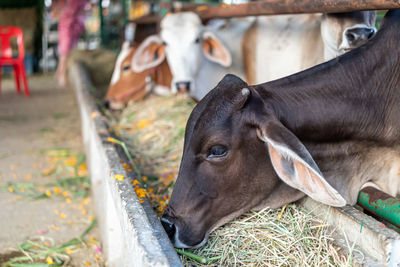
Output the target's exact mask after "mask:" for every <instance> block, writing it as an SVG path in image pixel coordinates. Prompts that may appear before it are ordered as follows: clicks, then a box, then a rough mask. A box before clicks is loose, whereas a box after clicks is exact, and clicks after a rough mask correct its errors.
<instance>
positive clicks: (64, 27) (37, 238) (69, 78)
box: [0, 0, 400, 267]
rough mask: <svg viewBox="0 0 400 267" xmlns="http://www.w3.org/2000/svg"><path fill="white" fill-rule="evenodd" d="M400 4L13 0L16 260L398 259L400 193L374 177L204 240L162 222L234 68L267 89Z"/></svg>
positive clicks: (1, 147)
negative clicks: (192, 131)
mask: <svg viewBox="0 0 400 267" xmlns="http://www.w3.org/2000/svg"><path fill="white" fill-rule="evenodd" d="M399 8H400V4H398V3H397V2H387V1H383V0H370V1H362V0H357V1H341V2H340V3H337V1H333V0H329V1H314V0H304V1H296V0H287V1H278V0H258V1H252V0H179V1H172V0H19V1H13V0H1V1H0V137H1V138H0V213H1V214H2V216H1V218H2V219H1V220H0V229H3V231H1V232H0V266H2V267H3V266H4V267H5V266H21V267H22V266H32V267H33V266H320V265H323V266H347V265H349V266H397V265H398V264H400V195H397V196H396V194H395V195H393V194H390V192H386V193H385V192H383V190H382V189H377V188H374V187H366V188H364V189H362V190H360V192H359V195H358V200H357V204H355V205H346V206H344V207H331V206H329V205H325V204H322V203H320V202H319V201H317V200H313V199H312V198H310V197H307V196H306V197H304V198H302V199H300V200H298V201H295V202H292V203H287V204H285V205H283V206H280V207H278V208H275V209H271V208H269V207H263V208H262V209H261V210H254V209H253V208H254V207H253V208H251V209H247V210H246V211H245V212H242V213H241V214H239V216H236V217H235V218H234V219H232V220H229V221H227V222H226V223H224V224H223V225H222V226H220V227H218V228H216V229H215V230H213V231H212V232H211V233H209V236H208V241H207V242H206V243H205V244H203V245H202V246H200V247H197V248H182V247H179V246H177V247H174V245H176V244H175V243H174V237H172V240H170V239H171V236H168V229H166V226H165V223H162V222H161V221H160V220H161V218H162V216H163V214H165V213H167V212H168V209H169V208H168V206H169V204H170V199H171V194H172V192H173V190H174V186H175V184H176V179H177V178H178V177H179V175H180V174H179V172H180V171H179V170H180V166H181V162H182V159H183V157H184V154H183V149H184V143H185V131H186V128H187V122H188V120H189V116H190V115H191V112H192V110H193V109H194V108H195V107H196V106H197V105H198V104H199V103H201V101H202V99H203V97H205V96H206V95H207V94H208V93H209V92H212V90H213V88H214V87H216V86H217V84H218V82H219V81H220V80H222V79H223V77H224V76H225V74H228V73H233V74H235V75H237V76H239V77H240V78H241V79H243V80H244V81H245V82H247V83H248V84H249V85H254V84H261V83H264V82H268V81H272V80H275V79H278V78H281V77H286V76H289V75H291V74H293V73H296V72H299V71H303V70H307V69H308V68H310V67H313V66H315V65H317V64H321V63H323V62H326V61H329V60H333V61H334V60H335V59H336V57H338V56H341V55H342V54H345V53H348V51H350V50H353V49H358V47H359V46H363V45H364V44H368V42H370V41H371V40H373V39H374V37H375V35H376V34H378V33H379V29H380V27H381V25H382V23H383V18H384V16H385V14H386V13H387V11H388V10H389V9H399ZM351 12H364V13H363V15H362V16H361V15H357V16H356V19H355V20H354V21H356V22H354V21H350V22H349V20H347V18H348V17H346V16H345V15H342V14H350V13H351ZM368 12H370V13H368ZM182 14H184V15H182ZM187 14H189V15H187ZM344 17H346V20H345V19H344ZM332 21H334V23H332V24H329V23H331V22H332ZM346 23H347V24H346ZM349 23H350V24H349ZM351 23H352V24H351ZM339 24H340V25H344V26H341V27H343V28H341V29H340V30H342V31H341V32H340V33H339V34H337V35H336V36H339V37H338V38H339V39H338V40H334V42H336V43H335V45H336V46H337V47H335V48H334V49H336V50H335V52H329V51H330V50H329V47H331V46H328V45H327V43H326V39H324V38H325V36H326V31H325V30H326V29H327V27H333V26H332V25H336V27H337V25H339ZM271 25H272V26H271ZM326 25H328V26H326ZM360 25H361V26H360ZM324 27H325V28H324ZM171 29H172V30H171ZM337 29H338V28H335V29H334V30H337ZM168 30H170V31H168ZM9 36H12V37H11V39H10V40H11V41H10V45H8V43H7V40H8V38H9ZM18 36H22V39H21V37H18ZM332 38H333V37H332ZM196 49H197V50H196ZM327 51H328V52H327ZM296 53H297V54H296ZM260 59H262V60H260ZM264 59H267V60H264ZM371 75H373V73H371ZM399 86H400V85H399ZM299 112H301V111H299ZM378 161H379V160H378ZM396 177H397V180H399V179H400V177H398V174H397V176H396ZM248 178H249V183H251V177H248ZM399 184H400V182H399ZM243 191H244V192H246V189H245V188H243ZM396 192H397V191H396ZM238 197H239V196H238ZM165 230H167V231H165ZM207 235H208V234H207Z"/></svg>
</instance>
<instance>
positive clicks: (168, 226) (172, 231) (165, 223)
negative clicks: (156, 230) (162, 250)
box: [161, 216, 176, 240]
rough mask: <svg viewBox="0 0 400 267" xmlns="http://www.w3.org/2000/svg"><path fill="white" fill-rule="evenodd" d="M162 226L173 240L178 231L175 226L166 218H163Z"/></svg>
mask: <svg viewBox="0 0 400 267" xmlns="http://www.w3.org/2000/svg"><path fill="white" fill-rule="evenodd" d="M161 224H162V226H163V227H164V230H165V232H167V234H168V237H169V239H170V240H173V238H174V236H175V231H176V228H175V225H174V224H173V223H172V222H171V221H170V220H169V219H167V218H166V217H164V216H163V217H161Z"/></svg>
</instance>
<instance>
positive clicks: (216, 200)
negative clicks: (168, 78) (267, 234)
mask: <svg viewBox="0 0 400 267" xmlns="http://www.w3.org/2000/svg"><path fill="white" fill-rule="evenodd" d="M244 87H248V88H249V89H250V94H246V92H244V91H243V90H242V89H243V88H244ZM263 129H267V130H268V131H269V134H270V135H272V136H275V137H276V138H277V139H280V140H282V142H284V143H285V142H286V143H293V144H294V147H295V150H297V151H296V152H297V154H299V155H300V154H301V153H303V152H304V151H303V150H305V148H304V146H302V145H299V144H297V143H295V140H298V139H300V141H301V143H303V144H304V145H305V147H306V148H307V150H308V151H309V152H310V154H311V155H312V157H313V159H314V160H315V162H316V163H317V165H318V167H319V169H320V170H321V172H322V174H323V176H324V177H325V179H326V180H327V181H328V183H329V184H330V185H331V186H332V187H333V188H335V189H336V190H337V191H338V192H339V194H340V195H341V196H342V197H343V198H344V199H345V200H346V202H347V204H350V205H354V204H355V202H356V198H357V194H358V192H359V190H360V188H361V186H362V185H364V184H365V183H366V182H368V181H374V182H376V183H377V184H379V185H381V186H382V185H383V186H382V187H383V189H386V188H385V186H384V185H385V184H386V185H387V188H388V189H387V190H386V191H391V190H393V191H391V192H392V193H396V192H397V187H398V184H390V183H392V182H393V181H390V177H395V180H396V179H397V181H398V175H399V173H398V170H399V165H400V163H399V162H400V156H399V151H400V149H399V145H400V11H390V12H389V13H388V14H387V15H386V17H385V21H384V25H383V27H382V28H381V29H380V31H379V32H378V34H377V35H376V36H375V37H374V38H373V39H372V40H371V41H370V42H368V43H367V44H365V45H363V46H361V47H360V48H358V49H356V50H353V51H351V52H349V53H347V54H345V55H343V56H341V57H339V58H336V59H334V60H331V61H329V62H327V63H325V64H321V65H318V66H316V67H313V68H311V69H308V70H306V71H303V72H300V73H298V74H295V75H292V76H289V77H286V78H283V79H279V80H276V81H273V82H269V83H265V84H260V85H255V86H247V85H246V84H245V83H244V82H243V81H241V80H240V79H238V78H237V77H235V76H232V75H227V76H226V77H225V78H224V79H223V80H222V81H221V82H220V83H219V84H218V85H217V87H216V88H215V89H214V90H212V91H211V92H210V93H209V94H208V95H207V96H206V97H205V98H204V99H203V100H202V101H201V102H200V103H199V104H198V105H197V106H196V108H195V109H194V110H193V112H192V114H191V116H190V118H189V121H188V124H187V129H186V134H185V144H184V153H183V158H182V162H181V167H180V170H179V177H178V180H177V182H176V185H175V187H174V191H173V193H172V197H171V201H170V204H169V207H168V209H167V211H166V212H165V214H164V217H163V218H164V219H163V221H164V225H167V226H168V227H167V228H168V229H169V230H170V231H169V232H170V237H171V239H172V241H173V242H174V244H175V246H184V247H185V246H187V247H190V246H196V245H199V244H202V243H203V242H202V241H205V240H206V237H207V234H208V233H209V231H210V230H212V229H213V228H215V227H217V226H219V225H221V224H223V223H225V222H227V221H228V220H230V219H232V218H234V217H236V216H238V215H240V214H242V213H243V212H245V211H247V210H249V209H251V208H262V207H265V206H269V207H272V208H276V207H279V206H282V205H284V204H287V203H289V202H292V201H296V200H298V199H300V198H302V197H303V196H304V193H302V192H300V191H298V190H296V189H294V188H292V187H290V186H288V185H287V184H285V183H284V182H282V180H281V179H279V177H278V176H277V174H276V172H275V171H274V169H273V167H272V165H271V161H270V158H269V155H268V151H267V148H266V146H265V144H264V143H263V141H261V140H260V138H259V137H260V132H262V131H264V130H263ZM288 130H289V133H290V132H291V133H293V134H294V135H295V136H297V138H298V139H296V137H295V136H294V135H293V134H291V133H290V134H289V135H285V134H284V132H288ZM215 145H223V146H225V147H227V154H226V156H224V157H222V158H209V157H208V156H207V155H208V154H209V153H210V152H209V151H210V148H211V147H213V146H215ZM292 147H293V146H292ZM304 153H305V152H304ZM307 153H308V152H307ZM311 161H312V159H311ZM312 164H313V163H312V162H311V163H310V165H312ZM314 164H315V163H314ZM283 166H286V167H287V168H288V169H290V168H289V167H290V162H285V163H284V164H283ZM318 167H317V169H318ZM382 179H388V180H382ZM393 187H396V188H395V189H394V188H393ZM172 224H174V227H175V228H174V227H172ZM173 228H174V229H175V231H173V230H174V229H173ZM171 229H172V230H171ZM175 232H176V233H175Z"/></svg>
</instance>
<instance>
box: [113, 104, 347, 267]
mask: <svg viewBox="0 0 400 267" xmlns="http://www.w3.org/2000/svg"><path fill="white" fill-rule="evenodd" d="M193 107H194V102H193V101H191V100H190V99H187V98H184V97H182V96H174V97H158V96H151V97H149V98H147V99H145V100H144V101H141V102H137V103H133V104H131V105H130V106H128V107H127V108H126V109H125V110H124V111H123V113H122V114H121V116H120V120H119V124H118V127H119V129H117V130H118V131H119V133H120V134H121V138H122V139H123V140H125V142H126V143H127V144H128V145H129V147H130V150H131V153H132V155H133V156H134V157H135V158H136V159H137V160H140V162H139V164H140V166H141V168H142V172H143V173H144V174H145V175H147V176H151V175H154V176H157V179H153V180H152V179H149V181H148V183H149V184H148V185H147V188H148V190H149V188H151V191H152V192H154V193H155V194H156V197H157V201H160V200H161V199H162V198H161V196H158V195H157V194H160V192H161V191H162V192H163V194H164V200H166V201H162V200H161V202H165V203H164V204H166V203H167V202H168V200H167V199H168V198H166V197H165V196H169V194H170V193H171V188H172V186H171V185H172V183H173V181H174V179H175V177H176V174H177V170H178V165H179V163H180V159H181V154H182V148H183V139H184V131H185V125H186V121H187V119H188V117H189V115H190V112H191V110H192V109H193ZM118 127H117V128H118ZM159 185H164V188H161V189H160V188H157V186H159ZM167 185H169V186H168V187H167V190H165V188H166V186H167ZM152 199H153V201H151V202H152V204H153V205H154V206H155V208H156V211H157V212H158V213H159V214H160V213H161V212H162V210H163V209H162V208H160V205H159V204H158V202H157V201H154V200H155V197H154V194H153V193H152V194H150V200H152ZM164 207H165V205H164ZM331 232H332V231H331V230H330V228H329V227H328V226H327V225H326V224H325V223H324V222H323V221H321V220H319V219H318V218H316V217H315V216H313V215H311V214H310V213H308V212H307V211H305V210H304V209H303V208H301V207H298V206H296V205H295V204H291V205H288V206H287V207H286V209H285V208H283V209H276V210H269V209H266V210H263V211H261V212H249V213H247V214H245V215H243V216H241V217H240V218H238V219H236V220H234V221H232V222H230V223H228V224H226V225H225V226H223V227H220V228H219V229H217V230H216V231H214V232H213V233H211V235H210V239H209V241H208V242H207V244H206V245H205V246H203V247H201V248H199V249H195V250H186V251H189V252H192V253H195V254H197V255H199V256H201V257H204V258H206V259H208V261H207V264H201V263H199V262H197V261H194V260H191V259H189V258H187V257H184V256H181V259H182V261H183V263H184V264H185V265H190V266H193V265H194V266H197V265H199V266H205V265H207V266H320V265H322V266H344V265H349V264H350V265H351V264H352V263H351V261H352V260H351V257H350V256H343V253H339V249H338V248H337V247H335V246H334V245H333V243H332V240H333V238H332V235H331V234H332V233H331ZM212 258H213V259H212ZM210 259H212V260H210Z"/></svg>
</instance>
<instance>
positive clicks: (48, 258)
mask: <svg viewBox="0 0 400 267" xmlns="http://www.w3.org/2000/svg"><path fill="white" fill-rule="evenodd" d="M46 262H47V264H54V261H53V259H52V258H50V257H47V258H46Z"/></svg>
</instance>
